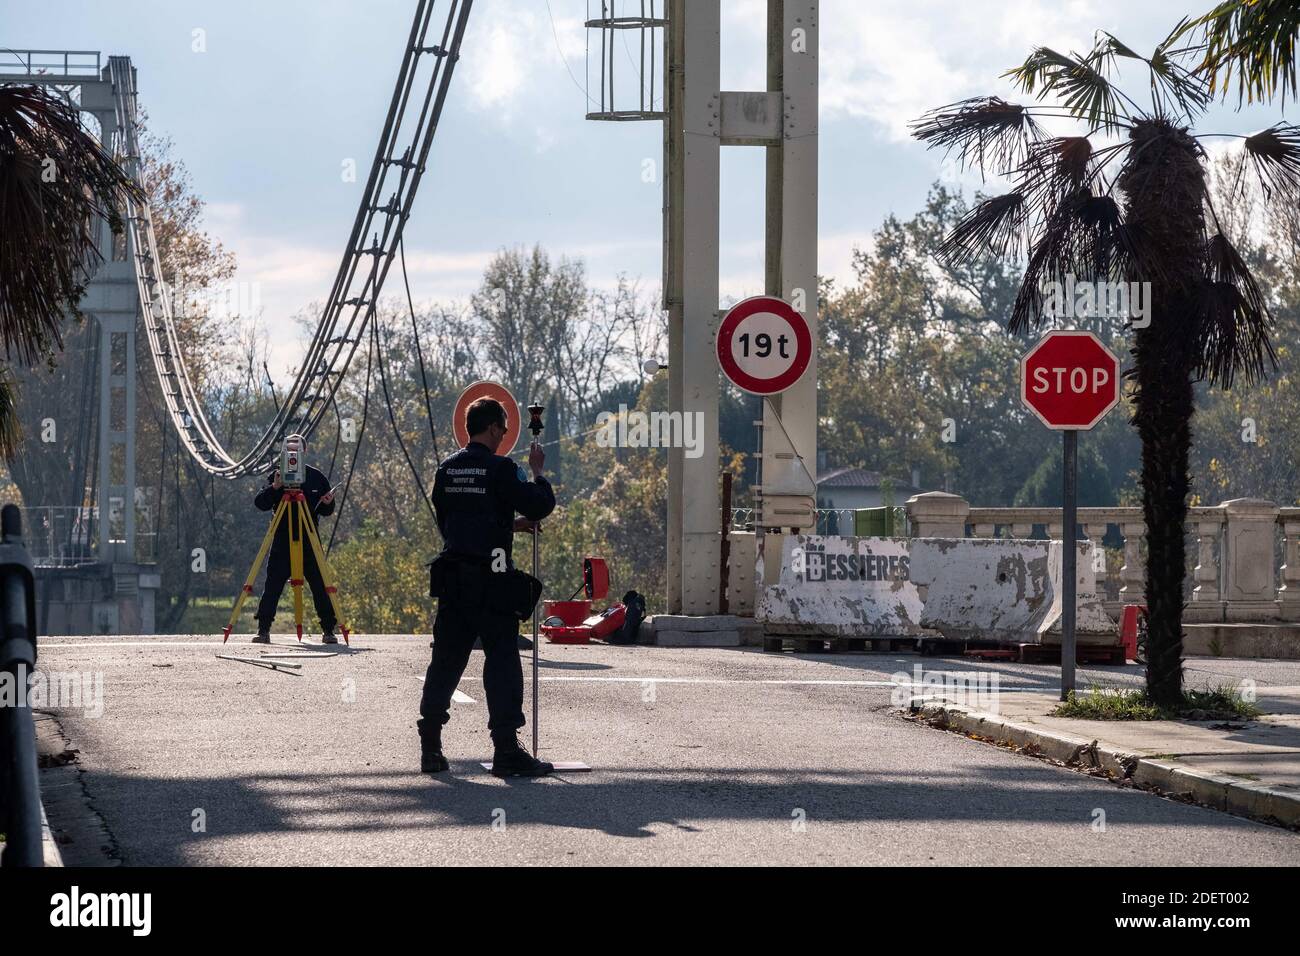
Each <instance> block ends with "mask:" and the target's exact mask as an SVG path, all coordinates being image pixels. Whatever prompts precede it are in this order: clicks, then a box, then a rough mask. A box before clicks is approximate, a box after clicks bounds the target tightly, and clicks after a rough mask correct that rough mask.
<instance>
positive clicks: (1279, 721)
mask: <svg viewBox="0 0 1300 956" xmlns="http://www.w3.org/2000/svg"><path fill="white" fill-rule="evenodd" d="M1058 703H1059V701H1058V700H1057V696H1056V695H1055V694H1053V693H1048V692H1033V691H1030V692H1026V691H1017V692H1012V693H1006V692H1004V693H1001V694H999V695H998V698H997V705H998V706H997V709H998V712H997V713H996V714H993V713H988V712H983V711H978V710H974V709H971V708H968V707H965V706H963V705H962V704H961V703H960V700H959V698H954V697H945V695H944V694H943V693H941V692H938V693H935V694H931V695H928V696H926V697H917V698H913V700H912V703H911V706H910V710H911V712H912V713H914V714H919V715H920V716H922V717H924V718H926V719H928V720H931V721H932V722H934V723H936V724H937V725H939V726H945V727H948V728H950V729H953V730H958V731H961V732H962V733H967V734H973V735H975V736H979V737H988V738H991V739H993V740H994V741H996V742H998V743H1010V744H1014V745H1015V746H1017V747H1023V748H1028V749H1031V750H1032V751H1033V752H1035V753H1041V754H1043V755H1044V756H1047V757H1050V758H1052V759H1055V760H1059V761H1061V762H1063V763H1066V764H1069V765H1071V766H1075V767H1080V768H1083V769H1092V770H1101V771H1104V772H1105V773H1106V774H1108V775H1109V776H1111V777H1112V778H1116V779H1130V780H1132V781H1133V783H1135V784H1138V785H1144V786H1150V787H1154V788H1155V789H1158V790H1161V791H1164V792H1166V793H1169V794H1179V795H1185V796H1190V797H1191V798H1192V799H1194V800H1196V801H1197V802H1198V803H1203V804H1206V805H1208V806H1211V807H1214V808H1216V809H1220V810H1227V811H1229V812H1233V813H1239V814H1243V815H1246V816H1252V817H1263V818H1268V817H1272V818H1274V819H1275V820H1277V821H1278V822H1280V823H1282V824H1284V825H1286V826H1292V827H1294V826H1300V687H1268V688H1261V689H1260V691H1259V698H1258V700H1257V701H1256V703H1257V705H1258V706H1259V708H1260V710H1262V711H1264V715H1263V716H1262V717H1260V718H1259V719H1257V720H1251V721H1231V722H1225V721H1197V722H1192V721H1186V720H1149V721H1119V720H1078V719H1073V718H1063V717H1049V716H1048V714H1049V713H1050V712H1051V711H1052V710H1053V709H1054V708H1055V707H1056V705H1057V704H1058Z"/></svg>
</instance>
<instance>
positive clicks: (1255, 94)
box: [1195, 0, 1300, 106]
mask: <svg viewBox="0 0 1300 956" xmlns="http://www.w3.org/2000/svg"><path fill="white" fill-rule="evenodd" d="M1195 26H1197V27H1201V28H1204V32H1205V43H1206V51H1205V61H1204V63H1203V64H1202V66H1201V69H1202V70H1204V72H1205V73H1207V74H1208V75H1209V78H1210V93H1211V95H1215V94H1217V93H1218V92H1219V91H1220V90H1221V91H1222V93H1223V95H1224V97H1226V96H1227V95H1228V90H1229V89H1230V88H1231V87H1232V82H1233V76H1234V74H1235V76H1236V81H1237V102H1238V105H1239V106H1240V105H1241V104H1242V103H1253V102H1255V100H1256V99H1259V100H1269V99H1272V98H1273V97H1274V96H1275V95H1277V94H1278V93H1281V95H1282V102H1283V104H1285V103H1286V95H1287V92H1288V91H1290V93H1291V97H1292V98H1293V99H1294V98H1295V97H1296V93H1297V79H1300V77H1298V76H1297V74H1298V72H1300V71H1298V70H1297V65H1296V43H1297V40H1300V4H1297V3H1296V2H1295V0H1226V2H1223V3H1220V4H1219V5H1218V6H1216V7H1215V8H1214V9H1213V10H1211V11H1210V12H1209V13H1207V14H1206V15H1205V16H1203V17H1201V18H1200V19H1199V20H1197V21H1195Z"/></svg>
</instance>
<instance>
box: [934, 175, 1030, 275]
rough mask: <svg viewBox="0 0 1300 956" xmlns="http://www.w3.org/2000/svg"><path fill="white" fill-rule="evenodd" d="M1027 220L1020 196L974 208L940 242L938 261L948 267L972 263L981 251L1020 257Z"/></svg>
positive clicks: (1003, 198) (1009, 194)
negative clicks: (960, 263)
mask: <svg viewBox="0 0 1300 956" xmlns="http://www.w3.org/2000/svg"><path fill="white" fill-rule="evenodd" d="M1024 218H1025V198H1024V196H1022V195H1020V193H1015V192H1012V193H1007V194H1006V195H1004V196H994V197H993V198H992V199H986V200H984V201H983V202H981V203H980V204H979V205H977V206H975V208H973V209H972V210H971V211H970V212H968V213H967V214H966V216H965V217H964V218H963V219H962V220H961V222H959V223H957V225H955V226H954V227H953V229H952V232H950V233H948V235H946V236H944V238H943V241H942V242H940V243H939V249H938V253H937V258H938V259H939V261H940V262H942V263H944V264H945V265H954V264H956V263H959V262H965V261H969V260H971V259H974V258H975V257H977V256H978V255H979V254H980V253H981V252H992V253H993V254H995V255H997V256H999V257H1007V256H1018V255H1019V254H1020V250H1021V241H1022V236H1023V232H1022V230H1023V226H1024Z"/></svg>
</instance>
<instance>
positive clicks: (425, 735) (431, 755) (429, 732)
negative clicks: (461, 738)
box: [415, 720, 450, 773]
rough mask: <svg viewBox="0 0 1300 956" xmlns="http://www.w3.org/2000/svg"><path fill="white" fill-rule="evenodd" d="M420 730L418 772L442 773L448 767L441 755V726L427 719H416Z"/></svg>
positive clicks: (416, 724) (445, 759)
mask: <svg viewBox="0 0 1300 956" xmlns="http://www.w3.org/2000/svg"><path fill="white" fill-rule="evenodd" d="M415 726H416V727H418V728H419V730H420V773H442V772H443V771H444V770H446V769H448V768H449V767H450V764H448V763H447V758H446V757H444V756H443V755H442V727H440V726H438V725H437V724H434V723H433V722H432V721H428V720H417V721H416V722H415Z"/></svg>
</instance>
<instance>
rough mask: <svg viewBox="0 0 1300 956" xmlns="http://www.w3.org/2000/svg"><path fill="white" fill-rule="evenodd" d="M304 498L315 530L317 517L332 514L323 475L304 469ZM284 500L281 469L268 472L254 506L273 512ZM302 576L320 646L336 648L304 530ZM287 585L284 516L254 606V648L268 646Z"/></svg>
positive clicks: (327, 601)
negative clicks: (263, 586) (317, 625)
mask: <svg viewBox="0 0 1300 956" xmlns="http://www.w3.org/2000/svg"><path fill="white" fill-rule="evenodd" d="M302 491H303V494H304V495H306V497H307V510H308V511H310V512H311V522H312V527H313V528H315V527H316V519H317V517H322V518H323V517H326V516H327V515H332V514H333V513H334V496H333V495H332V494H331V493H330V482H329V479H328V478H326V477H325V475H324V474H323V473H322V472H321V471H319V470H317V469H315V468H313V467H312V466H311V465H308V466H307V480H306V481H304V482H303V484H302ZM283 496H284V482H283V481H282V480H281V479H280V469H279V468H277V469H275V471H273V472H271V476H270V477H269V478H267V479H266V486H265V487H264V488H262V490H261V491H259V492H258V493H257V497H256V498H254V499H253V504H255V505H256V506H257V509H258V510H259V511H274V510H275V509H276V508H277V507H278V506H279V504H280V499H281V498H282V497H283ZM302 567H303V575H304V577H306V579H307V583H308V585H310V586H311V599H312V603H313V604H315V605H316V616H317V617H319V618H320V627H321V643H323V644H337V643H338V642H339V640H338V638H337V637H335V636H334V627H335V625H337V624H338V621H336V620H335V619H334V605H333V604H331V603H330V599H329V595H328V594H326V593H325V582H324V581H323V580H321V576H320V568H318V567H317V566H316V555H315V553H314V552H313V551H312V547H311V542H310V541H308V540H307V533H306V530H305V529H304V531H303V537H302ZM288 581H289V520H288V516H286V518H285V520H284V521H281V522H280V527H278V528H277V529H276V531H275V541H273V542H272V544H271V555H270V557H268V558H267V561H266V589H265V590H264V591H263V592H262V600H261V602H260V603H259V604H258V605H257V637H255V638H253V643H254V644H270V643H271V622H272V621H274V620H275V609H276V607H278V606H279V604H280V595H281V594H283V593H284V586H285V584H287V583H288Z"/></svg>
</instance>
